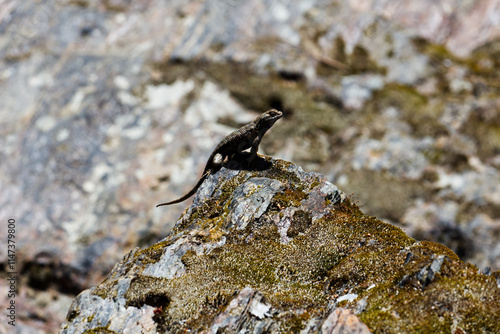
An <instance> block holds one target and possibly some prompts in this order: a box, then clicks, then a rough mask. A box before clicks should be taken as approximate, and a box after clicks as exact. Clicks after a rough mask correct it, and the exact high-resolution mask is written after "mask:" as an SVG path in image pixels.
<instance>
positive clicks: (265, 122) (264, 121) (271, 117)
mask: <svg viewBox="0 0 500 334" xmlns="http://www.w3.org/2000/svg"><path fill="white" fill-rule="evenodd" d="M281 116H283V113H282V112H281V111H279V110H276V109H271V110H268V111H266V112H265V113H263V114H262V115H260V116H259V117H257V119H256V120H255V124H256V125H257V127H258V128H259V129H269V128H271V127H272V126H273V124H274V123H275V122H276V121H277V120H279V119H280V118H281Z"/></svg>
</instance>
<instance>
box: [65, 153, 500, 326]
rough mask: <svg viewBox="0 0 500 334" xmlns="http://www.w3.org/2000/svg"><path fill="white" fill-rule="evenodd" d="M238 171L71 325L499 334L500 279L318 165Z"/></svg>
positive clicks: (262, 164) (216, 178) (101, 289)
mask: <svg viewBox="0 0 500 334" xmlns="http://www.w3.org/2000/svg"><path fill="white" fill-rule="evenodd" d="M232 167H234V168H235V169H228V168H222V169H221V170H220V171H219V172H217V173H216V174H214V175H211V176H210V177H209V178H207V180H206V181H205V182H204V183H203V185H202V186H201V188H200V189H199V191H198V192H197V194H196V195H195V199H194V201H193V204H192V205H191V206H189V208H188V209H187V210H186V211H185V213H184V214H183V216H181V218H180V219H179V220H178V221H177V223H176V224H175V227H174V230H173V232H172V233H171V234H170V235H169V236H168V237H167V238H165V239H163V240H161V241H160V242H158V243H157V244H155V245H153V246H151V247H149V248H145V249H143V250H138V249H135V250H133V251H131V252H130V253H129V254H127V255H126V256H125V257H124V258H123V260H122V261H121V262H120V263H118V264H116V265H115V267H114V269H113V270H112V271H111V273H110V274H109V275H108V277H107V278H106V280H104V281H103V282H102V283H101V284H99V285H98V286H96V287H93V288H91V289H88V290H85V291H84V292H82V293H81V294H80V295H79V296H78V297H77V298H76V299H75V300H74V301H73V303H72V305H71V307H70V309H69V311H68V315H67V318H66V321H65V323H64V324H63V325H62V327H61V333H81V332H84V331H100V330H108V331H115V332H123V331H124V329H125V328H126V329H127V331H130V332H131V333H180V332H185V331H192V332H200V333H220V332H227V333H241V332H254V333H288V332H300V333H370V332H371V331H373V332H381V331H383V332H390V333H410V332H415V331H423V332H447V331H448V332H449V331H450V330H451V329H452V328H464V329H467V331H472V332H473V331H475V330H484V331H488V332H495V331H498V330H500V327H499V324H500V321H499V320H500V302H499V300H500V289H499V288H498V286H497V280H496V278H495V277H496V276H495V274H493V275H489V276H487V275H484V274H482V273H480V272H478V270H477V268H475V267H474V266H472V265H470V264H466V263H464V262H463V261H461V260H460V259H459V258H458V257H457V256H456V255H455V254H454V253H453V252H452V251H451V250H449V249H448V248H446V247H444V246H441V245H439V244H435V243H432V242H417V241H415V240H413V239H411V238H410V237H408V236H407V235H405V234H404V233H403V232H402V231H401V230H400V229H399V228H397V227H394V226H392V225H390V224H387V223H384V222H381V221H379V220H377V219H375V218H373V217H369V216H366V215H364V214H363V213H362V212H361V211H360V210H359V208H357V207H356V205H354V204H353V203H351V201H350V200H349V199H348V198H347V197H346V196H345V195H344V193H343V192H342V191H340V190H339V189H338V188H337V187H336V186H335V185H333V184H331V183H330V182H328V181H327V180H326V179H325V178H324V177H323V176H321V175H319V174H317V173H310V172H305V171H304V170H303V169H302V168H300V167H299V166H297V165H294V164H291V163H289V162H286V161H283V160H274V159H271V158H269V157H265V156H259V157H258V158H257V159H256V161H254V162H252V164H251V165H250V166H248V168H246V169H239V168H237V167H238V166H232ZM290 230H294V232H293V233H289V231H290ZM457 301H460V302H457ZM471 312H473V316H471V314H472V313H471ZM436 328H438V329H437V330H436Z"/></svg>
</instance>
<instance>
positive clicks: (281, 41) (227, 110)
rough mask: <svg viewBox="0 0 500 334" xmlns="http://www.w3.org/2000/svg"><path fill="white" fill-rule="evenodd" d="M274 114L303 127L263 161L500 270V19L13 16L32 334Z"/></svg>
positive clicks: (6, 190) (4, 188) (372, 8)
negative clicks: (318, 178)
mask: <svg viewBox="0 0 500 334" xmlns="http://www.w3.org/2000/svg"><path fill="white" fill-rule="evenodd" d="M269 108H277V109H280V110H283V111H284V113H285V117H284V119H283V120H281V121H280V122H279V123H278V124H276V126H275V127H274V128H273V129H272V131H270V133H269V134H268V135H266V137H265V138H264V141H263V143H262V145H261V151H262V152H263V153H266V154H270V155H272V156H274V157H276V158H282V159H286V160H290V161H293V162H295V163H297V164H299V165H301V166H303V167H304V168H305V169H306V170H308V171H317V172H320V173H322V174H324V175H326V176H327V177H328V178H329V179H330V181H332V182H333V183H335V184H336V185H338V186H339V188H340V189H342V190H343V191H344V192H346V193H348V194H349V193H352V197H351V198H353V199H354V200H357V201H358V204H359V205H360V206H361V209H362V210H363V211H364V212H365V213H367V214H370V215H373V216H376V217H377V218H380V219H383V220H385V221H387V222H391V223H393V224H395V225H398V226H402V227H403V228H404V230H405V231H406V232H407V233H408V234H409V235H411V236H412V237H414V238H416V239H418V240H431V241H436V242H439V243H442V244H444V245H446V246H448V247H450V248H451V249H452V250H454V251H455V252H456V253H457V254H458V255H459V256H460V257H461V258H462V259H463V260H466V261H470V262H471V263H473V264H475V265H477V266H478V267H479V268H481V269H484V268H485V267H491V268H492V270H499V269H500V174H499V171H498V167H499V166H500V0H479V1H469V0H462V1H451V0H449V1H447V0H442V1H430V0H424V1H408V0H406V1H401V0H385V1H384V0H380V1H375V0H373V1H359V0H350V1H323V0H299V1H294V2H293V3H290V2H289V1H285V0H282V1H280V0H248V1H237V0H207V1H200V0H191V1H180V0H173V1H159V0H139V1H129V0H106V1H96V0H87V1H86V0H47V1H43V0H42V1H21V0H0V157H1V161H2V163H1V164H0V222H1V224H2V225H1V226H3V227H2V229H3V230H4V231H6V230H7V220H8V219H15V221H16V235H15V237H16V239H15V240H16V269H17V271H18V273H19V275H18V282H17V283H18V286H17V287H18V294H17V296H16V305H17V319H16V320H17V326H16V330H18V331H19V330H20V331H21V332H23V333H45V332H47V333H53V332H57V331H58V329H59V326H60V325H61V323H62V321H63V319H64V317H65V315H66V312H67V310H68V308H69V305H70V303H71V300H72V299H73V298H74V296H75V295H76V294H78V293H79V292H80V291H82V290H83V289H85V288H88V287H89V286H92V285H96V284H98V283H99V282H100V281H102V280H103V279H104V277H105V276H106V275H107V273H108V272H109V271H110V270H111V269H112V267H113V265H114V264H115V263H116V262H117V261H118V260H119V259H120V258H121V257H122V256H123V255H124V254H125V253H127V252H129V251H130V250H131V249H132V248H134V247H137V246H138V247H145V246H148V245H151V244H153V243H154V242H156V241H158V240H160V239H161V238H163V237H165V236H166V235H167V234H168V233H169V230H170V228H171V227H172V226H173V224H174V223H175V221H176V219H177V218H178V217H179V216H180V214H181V212H182V211H183V210H184V209H185V208H186V207H187V205H188V204H189V201H188V202H186V203H182V204H178V205H175V206H170V207H163V208H155V205H156V204H158V203H160V202H164V201H167V200H171V199H173V198H177V197H178V196H180V195H183V194H184V193H185V192H186V191H187V190H189V189H190V188H191V187H192V186H193V185H194V184H195V183H196V181H197V180H198V177H199V175H200V173H201V171H202V170H203V167H204V164H205V162H206V159H207V157H208V155H209V154H210V153H211V151H212V149H213V148H214V147H215V146H216V144H217V143H218V142H219V141H220V140H221V139H222V138H223V137H224V136H225V135H226V134H227V133H229V132H230V131H232V130H234V129H235V128H238V127H240V126H241V125H243V124H245V123H247V122H249V121H251V120H252V119H253V118H254V117H255V115H256V114H258V113H261V112H263V111H265V110H267V109H269ZM0 235H1V236H2V238H4V240H2V245H4V246H3V247H1V248H0V263H1V264H2V267H1V268H2V280H1V282H0V286H1V288H2V289H1V291H5V290H6V288H7V282H6V280H5V279H4V278H5V277H6V274H5V272H6V271H8V268H7V259H8V257H7V247H6V246H5V244H6V243H5V242H4V241H6V237H5V235H6V233H4V232H2V233H0ZM8 302H9V298H8V297H7V294H6V293H3V292H2V294H1V296H0V306H1V308H2V309H3V308H4V305H7V303H8ZM2 330H6V331H7V330H11V328H8V327H7V324H6V321H2V322H1V323H0V331H2Z"/></svg>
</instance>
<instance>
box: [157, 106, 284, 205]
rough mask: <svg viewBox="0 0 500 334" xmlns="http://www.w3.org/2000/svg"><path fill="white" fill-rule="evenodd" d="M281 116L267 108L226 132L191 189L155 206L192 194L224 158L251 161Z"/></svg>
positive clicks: (185, 197) (173, 202) (276, 111)
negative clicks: (243, 158)
mask: <svg viewBox="0 0 500 334" xmlns="http://www.w3.org/2000/svg"><path fill="white" fill-rule="evenodd" d="M281 116H283V113H282V112H281V111H278V110H276V109H271V110H268V111H266V112H265V113H263V114H262V115H260V116H259V117H257V118H256V119H255V120H253V121H252V122H250V123H248V124H246V125H244V126H242V127H241V128H239V129H238V130H236V131H233V132H231V133H230V134H228V135H227V136H226V137H225V138H224V139H222V141H221V142H220V143H219V144H218V145H217V146H216V147H215V149H214V150H213V152H212V154H211V155H210V157H209V158H208V161H207V163H206V165H205V169H204V170H203V174H202V175H201V177H200V179H199V180H198V183H196V185H195V186H194V187H193V189H191V190H190V191H189V192H188V193H187V194H186V195H184V196H182V197H181V198H178V199H176V200H173V201H170V202H166V203H161V204H158V205H157V206H156V207H159V206H162V205H171V204H176V203H180V202H182V201H185V200H186V199H188V198H189V197H191V196H193V195H194V193H196V191H197V190H198V188H199V187H200V186H201V184H202V183H203V181H205V179H206V178H207V177H208V176H209V175H211V174H215V173H216V172H217V171H219V170H220V169H221V168H222V164H223V163H224V161H226V159H227V160H231V159H234V158H236V157H246V160H247V161H248V162H250V161H252V160H253V159H254V158H255V157H256V156H257V150H258V148H259V144H260V141H261V140H262V137H264V134H265V133H266V132H267V130H269V129H270V128H271V127H272V126H273V125H274V123H275V122H276V121H277V120H279V119H280V118H281ZM248 149H250V152H247V150H248Z"/></svg>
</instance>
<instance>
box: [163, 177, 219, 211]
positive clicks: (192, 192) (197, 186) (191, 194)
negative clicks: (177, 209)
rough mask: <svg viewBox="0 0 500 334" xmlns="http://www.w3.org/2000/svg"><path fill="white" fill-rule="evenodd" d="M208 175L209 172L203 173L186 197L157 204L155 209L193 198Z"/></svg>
mask: <svg viewBox="0 0 500 334" xmlns="http://www.w3.org/2000/svg"><path fill="white" fill-rule="evenodd" d="M208 175H210V171H207V172H205V174H203V176H202V177H200V180H199V181H198V183H197V184H196V185H195V186H194V187H193V189H191V190H190V191H189V192H188V193H187V194H186V195H184V196H182V197H181V198H179V199H176V200H174V201H171V202H167V203H161V204H158V205H157V206H156V207H159V206H163V205H170V204H176V203H180V202H182V201H185V200H187V199H188V198H189V197H191V196H193V195H194V194H195V193H196V191H197V190H198V188H199V187H200V186H201V184H202V183H203V181H205V179H206V178H207V177H208Z"/></svg>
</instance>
